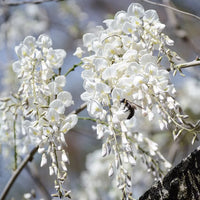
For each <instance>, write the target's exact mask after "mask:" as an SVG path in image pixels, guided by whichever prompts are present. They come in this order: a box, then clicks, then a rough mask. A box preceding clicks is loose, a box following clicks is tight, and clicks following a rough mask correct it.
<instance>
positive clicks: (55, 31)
mask: <svg viewBox="0 0 200 200" xmlns="http://www.w3.org/2000/svg"><path fill="white" fill-rule="evenodd" d="M4 2H7V3H13V2H15V1H4ZM16 2H20V0H18V1H16ZM132 2H137V3H141V4H142V5H143V6H144V8H145V10H147V9H155V10H156V11H157V12H158V15H159V17H160V21H161V22H162V23H164V24H166V28H165V31H164V32H165V33H166V34H168V35H169V37H170V38H171V39H173V40H174V41H175V45H174V47H173V50H174V51H176V52H177V53H178V54H179V56H180V57H181V58H182V59H183V60H182V61H183V62H184V61H185V62H186V61H192V60H195V58H196V57H198V56H200V20H197V19H195V18H192V17H190V16H186V15H183V14H180V13H178V12H172V11H171V10H169V9H166V8H164V7H160V6H155V5H151V4H149V3H146V2H145V1H143V0H141V1H139V0H138V1H133V0H132V1H131V0H123V1H116V0H66V1H60V2H55V1H54V2H46V3H42V4H34V5H33V4H26V5H23V4H22V5H17V6H9V5H3V4H0V70H1V72H0V81H1V83H0V86H1V92H2V95H4V93H5V91H6V93H9V91H13V90H15V89H16V78H15V76H14V73H13V72H12V62H13V61H15V60H16V59H17V57H16V55H15V52H14V47H15V46H16V45H18V44H19V43H20V42H21V41H22V40H23V39H24V38H25V37H26V36H27V35H33V36H35V37H38V36H39V35H40V34H42V33H46V34H48V35H49V36H50V37H51V38H52V40H53V47H54V48H61V49H65V50H66V52H67V58H66V59H65V63H64V67H63V68H62V70H63V71H62V72H63V74H64V73H65V72H67V70H68V69H69V68H71V67H72V66H73V65H74V64H77V63H79V62H80V60H79V59H78V58H76V57H74V56H73V53H74V52H75V50H76V47H77V46H81V45H82V42H81V38H82V35H83V34H84V33H87V32H89V31H90V30H91V29H92V28H93V27H94V26H96V25H103V22H102V21H103V20H104V19H107V18H112V17H113V16H114V14H115V13H116V12H117V11H119V10H127V8H128V6H129V5H130V4H131V3H132ZM154 2H158V3H165V5H171V6H174V7H176V8H177V9H181V10H183V11H187V12H190V13H193V14H195V15H197V16H200V1H199V0H190V1H189V0H173V1H170V4H169V3H168V1H167V0H163V1H154ZM81 71H82V70H81V68H76V70H75V72H73V73H70V74H69V76H68V77H67V85H66V90H68V91H70V92H71V93H72V96H73V100H74V105H75V106H74V107H72V108H71V110H73V109H77V108H78V107H79V106H80V105H81V104H82V103H83V102H82V101H81V99H80V94H81V93H82V92H83V91H84V90H83V87H82V83H83V81H82V79H81V76H80V75H81ZM183 72H184V73H185V74H186V76H185V77H182V76H180V75H176V76H175V77H172V76H171V81H172V82H173V83H174V84H175V86H176V89H177V96H178V99H179V101H180V102H181V104H182V106H183V108H184V110H185V112H186V113H187V114H189V115H190V117H191V119H192V120H194V121H195V120H197V119H199V117H200V106H199V103H200V67H199V66H196V67H193V68H188V69H185V70H183ZM71 110H69V111H68V112H70V111H71ZM80 116H87V112H86V111H83V112H81V113H80ZM92 125H94V124H93V123H92V122H88V121H81V120H80V121H79V122H78V126H76V128H75V129H73V130H72V131H71V132H69V133H68V134H67V135H66V141H67V144H68V147H67V149H66V150H67V152H68V153H69V156H70V166H69V167H68V168H69V176H70V177H69V181H70V186H68V187H69V188H70V189H71V190H72V192H73V193H74V198H72V199H84V198H82V197H83V196H81V195H80V196H79V197H78V195H75V193H77V191H79V190H81V191H84V190H87V184H86V183H84V184H83V181H82V179H83V178H81V176H82V175H81V174H82V172H84V171H85V170H87V169H88V168H89V167H87V165H88V164H85V161H86V156H87V154H88V153H91V152H93V151H95V150H98V149H100V148H101V142H100V141H98V140H97V139H96V133H95V131H93V130H92V129H91V126H92ZM148 130H149V133H148V134H149V136H150V137H151V138H152V140H154V141H155V142H157V143H158V144H159V145H160V146H159V149H160V151H161V152H162V153H163V155H164V156H165V157H166V158H167V159H168V160H169V161H170V162H171V163H172V164H173V165H176V164H177V163H178V162H179V161H180V160H181V159H182V158H183V157H185V156H186V155H188V154H189V153H190V152H191V151H192V150H193V149H195V148H196V147H197V146H198V145H199V144H198V142H196V143H195V144H194V145H193V146H192V145H191V137H190V136H186V135H183V136H181V137H180V138H179V139H178V140H177V141H175V142H174V141H173V138H172V134H170V133H168V132H167V131H163V132H160V131H158V130H154V128H153V127H151V126H149V127H148ZM0 137H1V135H0ZM8 155H9V156H8ZM11 155H12V153H11ZM89 161H91V159H90V160H88V162H89ZM12 164H13V157H12V156H10V152H9V151H8V150H7V149H4V148H3V144H1V149H0V193H1V191H2V190H3V188H4V186H5V184H6V183H7V181H8V180H9V177H10V176H11V174H12ZM94 166H95V165H94ZM142 170H143V168H142V167H138V168H136V169H135V186H134V187H135V189H134V196H135V197H139V196H140V195H142V194H143V193H144V192H145V190H147V189H148V188H149V187H150V186H151V185H152V183H153V181H154V180H153V179H152V178H151V177H150V176H149V175H147V176H149V178H148V181H145V180H144V179H143V176H144V173H143V171H142ZM144 172H145V169H144ZM84 173H85V172H84ZM48 174H49V172H48V166H46V167H43V168H40V155H36V156H35V159H34V160H33V161H32V162H31V163H29V164H28V166H27V167H26V168H25V169H24V170H23V172H22V173H21V174H20V176H19V177H18V179H17V181H16V182H15V184H14V186H13V187H12V189H11V191H10V192H9V195H8V198H7V199H15V200H18V199H23V198H24V197H23V194H24V193H27V192H30V191H31V190H32V189H34V190H35V194H36V198H35V199H40V198H43V199H48V198H49V197H48V194H47V193H48V192H49V193H52V192H54V186H53V178H52V177H50V176H49V175H48ZM145 176H146V175H145ZM82 177H83V176H82ZM96 178H100V177H96ZM94 181H95V180H94ZM47 191H48V192H47ZM32 192H33V191H32ZM97 192H98V191H97ZM78 193H79V192H78ZM78 193H77V194H78ZM82 194H83V193H82ZM72 197H73V195H72ZM85 199H89V200H90V199H91V200H101V199H102V200H109V199H110V198H109V197H106V195H105V197H104V198H103V197H102V196H98V197H97V198H96V197H95V198H92V197H85Z"/></svg>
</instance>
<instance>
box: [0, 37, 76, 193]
mask: <svg viewBox="0 0 200 200" xmlns="http://www.w3.org/2000/svg"><path fill="white" fill-rule="evenodd" d="M15 50H16V53H17V56H18V58H19V60H18V61H16V62H15V63H14V64H13V70H14V71H15V72H16V74H17V76H18V78H19V79H20V87H19V90H18V92H17V93H16V94H12V95H11V97H8V98H3V99H1V110H2V115H3V116H5V117H4V119H3V120H2V122H3V123H4V124H5V125H4V127H3V129H2V131H4V132H7V133H9V135H11V137H12V133H13V134H14V135H15V138H16V141H15V143H16V149H17V150H18V148H20V144H21V146H23V150H24V149H26V150H30V149H29V148H28V147H29V145H31V146H35V145H39V149H38V152H39V153H41V154H42V158H41V166H44V165H45V164H46V163H47V157H46V156H47V154H48V155H50V157H51V165H50V167H49V173H50V175H53V174H55V175H56V177H57V178H56V181H55V188H56V190H57V191H58V194H56V195H57V196H60V197H61V196H64V195H65V196H66V197H67V196H68V195H69V194H68V191H65V190H64V189H63V188H62V183H63V182H64V180H65V179H66V176H67V173H66V171H67V167H66V163H68V162H69V160H68V157H67V154H66V153H65V151H64V150H63V147H62V146H63V144H65V137H64V135H65V134H66V133H67V132H68V131H69V130H70V129H72V128H73V127H74V126H75V125H76V123H77V116H76V115H75V114H69V115H65V110H66V108H67V107H69V106H71V105H72V104H73V100H72V96H71V94H70V93H69V92H67V91H64V90H63V88H64V87H65V84H66V78H65V76H63V75H61V73H60V72H61V67H62V64H63V61H64V58H65V56H66V52H65V51H64V50H62V49H53V48H52V41H51V39H50V38H49V37H48V36H47V35H40V36H39V38H38V39H36V38H34V37H32V36H28V37H26V38H25V39H24V41H23V42H22V43H21V44H20V45H19V46H17V47H16V48H15ZM18 122H20V123H18ZM7 135H8V134H7ZM22 143H23V145H22ZM19 150H20V149H19ZM18 153H20V152H18ZM23 153H25V152H23ZM59 154H60V155H61V161H59V160H58V159H57V156H58V155H59ZM56 195H54V196H56Z"/></svg>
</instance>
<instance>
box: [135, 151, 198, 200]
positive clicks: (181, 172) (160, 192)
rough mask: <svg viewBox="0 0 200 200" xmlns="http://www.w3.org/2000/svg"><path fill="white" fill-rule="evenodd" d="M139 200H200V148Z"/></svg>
mask: <svg viewBox="0 0 200 200" xmlns="http://www.w3.org/2000/svg"><path fill="white" fill-rule="evenodd" d="M139 200H200V147H198V148H197V149H196V150H195V151H194V152H192V153H191V154H190V155H189V156H188V157H187V158H185V159H183V160H182V161H181V163H179V164H178V165H177V166H176V167H174V168H173V169H172V170H170V172H169V173H168V174H167V175H166V176H165V177H164V179H163V180H162V181H159V182H157V183H156V184H155V185H154V186H152V187H151V188H150V189H149V190H148V191H147V192H145V193H144V194H143V195H142V196H141V197H140V198H139Z"/></svg>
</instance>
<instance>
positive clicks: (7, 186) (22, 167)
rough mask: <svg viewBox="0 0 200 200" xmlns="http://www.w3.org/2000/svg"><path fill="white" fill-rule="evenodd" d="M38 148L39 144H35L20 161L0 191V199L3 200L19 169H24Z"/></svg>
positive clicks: (19, 171)
mask: <svg viewBox="0 0 200 200" xmlns="http://www.w3.org/2000/svg"><path fill="white" fill-rule="evenodd" d="M38 148H39V145H38V146H36V147H35V148H34V149H33V150H32V151H31V152H30V153H29V154H28V155H27V156H26V158H25V159H24V160H23V161H22V163H21V164H20V165H19V167H18V168H17V170H16V171H15V172H14V174H13V175H12V177H11V178H10V180H9V181H8V183H7V185H6V186H5V188H4V190H3V192H2V193H1V196H0V199H1V200H4V199H5V198H6V196H7V194H8V192H9V190H10V189H11V187H12V185H13V184H14V182H15V180H16V178H17V177H18V176H19V174H20V173H21V171H22V170H23V169H24V167H25V166H26V165H27V163H28V162H29V161H32V160H33V156H34V155H35V153H36V152H37V150H38Z"/></svg>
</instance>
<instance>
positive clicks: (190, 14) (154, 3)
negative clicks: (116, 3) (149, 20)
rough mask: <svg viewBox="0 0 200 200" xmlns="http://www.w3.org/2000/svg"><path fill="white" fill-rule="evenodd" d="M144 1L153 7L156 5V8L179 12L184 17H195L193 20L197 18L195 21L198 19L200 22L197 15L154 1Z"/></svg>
mask: <svg viewBox="0 0 200 200" xmlns="http://www.w3.org/2000/svg"><path fill="white" fill-rule="evenodd" d="M142 1H144V2H146V3H149V4H152V5H155V6H161V7H164V8H168V9H171V10H173V11H175V12H178V13H181V14H183V15H187V16H190V17H193V18H195V19H197V20H199V21H200V17H199V16H197V15H194V14H192V13H189V12H185V11H182V10H179V9H176V8H173V7H171V6H167V5H164V4H161V3H156V2H152V1H149V0H142Z"/></svg>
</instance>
